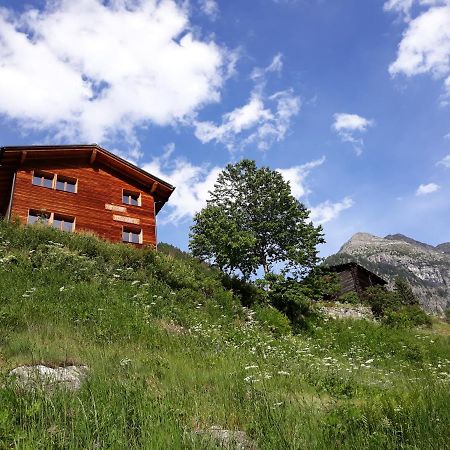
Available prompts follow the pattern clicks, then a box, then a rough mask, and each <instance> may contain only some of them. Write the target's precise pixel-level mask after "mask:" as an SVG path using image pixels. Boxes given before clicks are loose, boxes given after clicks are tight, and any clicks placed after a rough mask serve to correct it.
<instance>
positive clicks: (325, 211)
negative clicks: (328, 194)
mask: <svg viewBox="0 0 450 450" xmlns="http://www.w3.org/2000/svg"><path fill="white" fill-rule="evenodd" d="M353 205H354V201H353V199H352V198H350V197H345V198H344V199H343V200H342V201H341V202H336V203H332V202H331V201H330V200H327V201H325V202H323V203H320V204H318V205H317V206H313V207H312V208H311V220H312V221H313V222H314V223H315V224H316V225H324V224H325V223H327V222H330V221H332V220H334V219H336V218H337V217H338V216H339V214H340V213H341V212H342V211H345V210H346V209H349V208H351V207H352V206H353Z"/></svg>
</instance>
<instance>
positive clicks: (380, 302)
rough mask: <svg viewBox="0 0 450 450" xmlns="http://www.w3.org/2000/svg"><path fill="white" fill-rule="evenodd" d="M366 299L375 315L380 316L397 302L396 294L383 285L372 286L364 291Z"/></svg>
mask: <svg viewBox="0 0 450 450" xmlns="http://www.w3.org/2000/svg"><path fill="white" fill-rule="evenodd" d="M364 301H365V302H367V303H368V305H369V306H370V307H371V308H372V312H373V315H374V316H375V317H377V318H380V317H382V316H383V315H384V313H385V311H386V310H388V309H392V308H393V307H394V306H395V304H396V298H395V294H394V293H393V292H389V291H387V290H386V289H384V288H383V287H381V286H371V287H369V288H367V289H366V290H365V292H364Z"/></svg>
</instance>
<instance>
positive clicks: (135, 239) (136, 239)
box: [132, 233, 140, 244]
mask: <svg viewBox="0 0 450 450" xmlns="http://www.w3.org/2000/svg"><path fill="white" fill-rule="evenodd" d="M132 242H133V243H134V244H139V242H140V236H139V234H138V233H132Z"/></svg>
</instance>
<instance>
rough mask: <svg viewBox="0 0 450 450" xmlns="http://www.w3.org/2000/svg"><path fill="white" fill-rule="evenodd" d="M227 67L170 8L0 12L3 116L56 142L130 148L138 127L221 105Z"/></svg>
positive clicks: (184, 14) (150, 4) (95, 1)
mask: <svg viewBox="0 0 450 450" xmlns="http://www.w3.org/2000/svg"><path fill="white" fill-rule="evenodd" d="M206 3H208V5H209V6H208V7H207V8H209V9H207V10H208V11H212V10H213V6H212V5H213V3H214V2H206ZM229 57H230V53H229V52H228V51H227V50H226V49H224V48H221V47H219V46H218V45H217V44H215V43H214V42H213V41H211V40H205V39H201V38H199V37H197V36H195V35H194V34H193V33H192V32H191V26H190V23H189V16H188V10H187V8H186V7H184V6H182V5H180V4H179V3H177V2H175V1H174V0H165V1H157V0H134V1H130V0H115V1H111V2H107V3H106V2H103V1H101V0H79V1H76V2H74V1H71V0H47V1H46V6H45V8H44V9H43V10H37V9H30V10H27V12H25V13H23V14H22V15H19V16H17V15H13V14H12V13H11V12H9V11H8V10H6V9H1V10H0V60H1V65H0V98H1V99H2V101H1V102H0V114H2V115H4V116H6V117H8V118H11V119H15V120H17V121H18V123H19V124H20V125H21V126H23V127H25V128H35V129H40V130H46V129H47V130H48V129H51V130H54V129H56V130H57V131H58V134H57V135H58V136H59V137H60V138H61V139H63V138H65V139H74V138H76V139H82V140H85V141H87V142H102V141H105V140H106V139H107V138H108V137H109V138H111V137H117V135H119V136H121V137H123V138H125V139H126V140H127V142H131V143H133V144H137V141H136V136H135V128H136V127H137V126H140V125H145V124H149V123H150V124H156V125H161V126H163V125H170V124H173V123H176V122H178V121H182V120H184V119H185V118H186V117H190V116H192V115H193V114H195V112H196V111H198V110H199V109H200V108H201V107H202V106H204V105H205V104H207V103H211V102H216V101H218V100H219V98H220V89H221V87H222V85H223V82H224V79H225V78H226V76H227V70H228V67H229V66H228V62H229ZM114 135H116V136H114ZM134 156H138V155H134Z"/></svg>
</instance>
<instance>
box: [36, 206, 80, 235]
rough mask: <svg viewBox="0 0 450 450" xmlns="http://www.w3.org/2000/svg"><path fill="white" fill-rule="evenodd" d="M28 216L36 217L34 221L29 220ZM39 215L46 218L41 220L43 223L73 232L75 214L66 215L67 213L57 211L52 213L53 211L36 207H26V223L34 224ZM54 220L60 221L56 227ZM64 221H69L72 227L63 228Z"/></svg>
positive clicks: (37, 220)
mask: <svg viewBox="0 0 450 450" xmlns="http://www.w3.org/2000/svg"><path fill="white" fill-rule="evenodd" d="M30 217H36V218H37V219H36V220H34V222H30ZM40 217H45V218H46V219H47V220H46V221H45V222H41V223H42V224H43V225H46V226H50V227H53V228H55V229H57V230H60V231H65V232H67V233H73V232H74V231H75V227H76V217H75V216H68V215H67V214H59V213H53V212H47V211H39V210H37V209H33V208H30V209H28V216H27V225H35V224H36V223H38V222H39V218H40ZM55 220H58V221H60V222H61V225H60V226H58V227H55V224H54V222H55ZM65 223H71V224H72V229H71V230H66V229H65V228H64V224H65Z"/></svg>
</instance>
